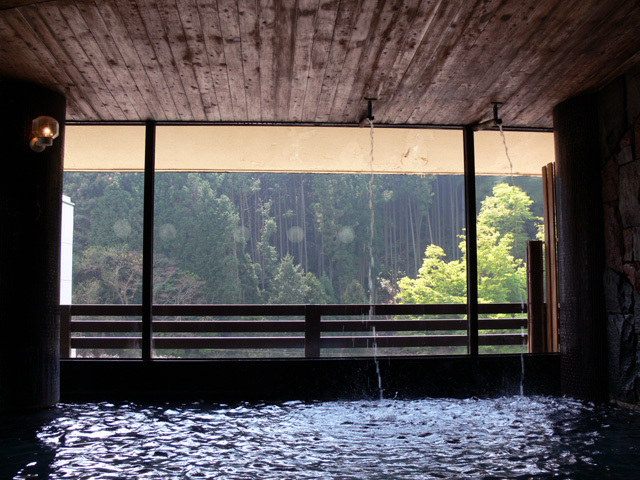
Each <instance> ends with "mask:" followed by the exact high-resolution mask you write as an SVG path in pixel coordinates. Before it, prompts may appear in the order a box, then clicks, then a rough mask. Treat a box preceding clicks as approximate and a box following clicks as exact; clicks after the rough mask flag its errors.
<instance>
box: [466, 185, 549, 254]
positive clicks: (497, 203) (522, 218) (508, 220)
mask: <svg viewBox="0 0 640 480" xmlns="http://www.w3.org/2000/svg"><path fill="white" fill-rule="evenodd" d="M492 193H493V195H490V196H487V197H486V198H485V199H484V200H483V202H482V207H481V208H480V213H479V214H478V225H479V226H481V225H484V226H487V227H492V228H494V229H495V230H497V232H498V233H499V234H500V235H501V236H503V237H504V236H505V235H507V234H511V235H512V236H513V245H512V253H513V255H514V256H515V257H516V258H524V256H525V252H526V245H527V240H529V239H533V238H536V235H537V232H538V224H539V223H540V222H541V221H542V219H541V218H540V217H536V216H534V214H533V213H532V212H531V205H532V204H533V200H531V198H530V197H529V195H527V193H526V192H524V191H523V190H522V189H521V188H520V187H517V186H511V185H508V184H507V183H499V184H498V185H496V186H494V187H493V191H492ZM478 237H480V234H478Z"/></svg>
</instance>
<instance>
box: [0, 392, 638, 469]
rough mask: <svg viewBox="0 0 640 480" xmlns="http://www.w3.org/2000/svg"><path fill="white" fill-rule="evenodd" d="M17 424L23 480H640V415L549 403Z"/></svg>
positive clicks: (514, 400) (99, 407)
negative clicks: (69, 479) (590, 479)
mask: <svg viewBox="0 0 640 480" xmlns="http://www.w3.org/2000/svg"><path fill="white" fill-rule="evenodd" d="M11 418H12V420H11V421H10V422H8V423H7V422H5V423H4V428H3V430H1V431H2V436H1V437H0V447H1V448H2V451H3V452H7V454H6V457H5V458H7V459H8V460H7V461H6V462H5V468H13V469H14V471H13V472H12V473H10V474H9V476H8V477H7V478H12V477H11V475H13V478H15V479H23V478H51V479H62V478H73V479H84V478H86V479H89V478H91V479H129V478H131V479H138V478H150V479H151V478H152V479H158V478H162V479H190V478H193V479H267V480H269V479H279V480H281V479H344V480H346V479H363V480H364V479H366V480H375V479H425V478H460V479H462V478H465V479H466V478H469V479H475V478H484V479H490V478H522V479H527V478H580V479H584V478H625V479H627V478H640V465H637V464H638V459H639V458H640V456H639V453H640V452H639V448H640V414H638V413H637V412H630V411H627V410H622V409H617V408H608V407H596V406H593V405H590V404H585V403H580V402H576V401H572V400H568V399H558V398H549V397H520V396H516V397H504V398H498V399H466V400H460V399H426V400H383V401H340V402H318V403H303V402H287V403H278V404H240V405H221V404H207V403H183V404H175V403H171V404H169V403H168V404H158V405H148V404H147V405H143V404H133V403H125V404H110V403H87V404H64V405H61V406H60V407H59V408H56V409H54V410H50V411H48V412H47V413H45V414H40V417H38V418H37V419H35V420H34V419H33V418H31V420H30V421H28V419H27V418H26V417H25V418H22V419H18V418H15V417H11ZM12 422H13V423H12ZM30 432H31V433H30ZM6 465H8V466H9V467H6ZM1 472H2V471H1V470H0V473H1ZM2 478H5V477H4V476H3V477H2Z"/></svg>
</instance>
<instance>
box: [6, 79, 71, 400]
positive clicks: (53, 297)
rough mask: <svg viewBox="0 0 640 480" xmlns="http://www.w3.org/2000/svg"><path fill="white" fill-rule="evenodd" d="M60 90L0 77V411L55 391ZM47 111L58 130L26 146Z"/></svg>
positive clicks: (53, 395)
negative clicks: (39, 146)
mask: <svg viewBox="0 0 640 480" xmlns="http://www.w3.org/2000/svg"><path fill="white" fill-rule="evenodd" d="M65 109H66V103H65V98H64V96H62V95H60V94H57V93H54V92H50V91H48V90H46V89H43V88H41V87H38V86H35V85H31V84H26V83H18V82H7V81H5V82H0V112H2V115H1V116H0V152H1V156H0V158H1V159H2V173H1V174H0V328H1V329H2V334H1V335H0V411H9V410H17V409H32V408H40V407H46V406H50V405H53V404H55V403H56V402H57V401H58V399H59V397H60V378H59V368H60V367H59V364H60V354H59V310H60V309H59V302H60V287H59V283H60V217H61V196H62V158H63V145H64V119H65ZM40 115H48V116H51V117H54V118H56V119H57V120H58V121H59V122H60V135H59V137H58V138H57V139H56V140H54V144H53V146H52V147H49V148H47V149H46V150H45V151H44V152H42V153H35V152H33V151H31V149H30V148H29V145H28V142H29V138H30V133H31V122H32V120H33V119H34V118H36V117H38V116H40Z"/></svg>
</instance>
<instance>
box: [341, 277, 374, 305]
mask: <svg viewBox="0 0 640 480" xmlns="http://www.w3.org/2000/svg"><path fill="white" fill-rule="evenodd" d="M342 303H346V304H359V303H369V299H368V298H367V294H366V293H365V291H364V288H363V287H362V285H361V284H360V282H359V281H358V280H355V279H354V280H352V281H351V283H349V284H348V285H347V288H345V289H344V293H343V294H342Z"/></svg>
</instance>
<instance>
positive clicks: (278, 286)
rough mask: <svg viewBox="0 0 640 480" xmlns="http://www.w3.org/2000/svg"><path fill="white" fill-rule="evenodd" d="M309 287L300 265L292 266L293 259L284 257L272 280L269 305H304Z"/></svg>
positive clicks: (288, 256)
mask: <svg viewBox="0 0 640 480" xmlns="http://www.w3.org/2000/svg"><path fill="white" fill-rule="evenodd" d="M308 294H309V286H308V285H307V282H306V281H305V274H304V272H303V271H302V267H301V266H300V265H294V264H293V257H292V256H291V255H285V256H284V258H283V259H282V260H281V261H280V265H279V266H278V271H277V273H276V275H275V277H274V278H273V283H272V288H271V292H270V295H269V303H272V304H294V303H305V302H306V300H307V295H308Z"/></svg>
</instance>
